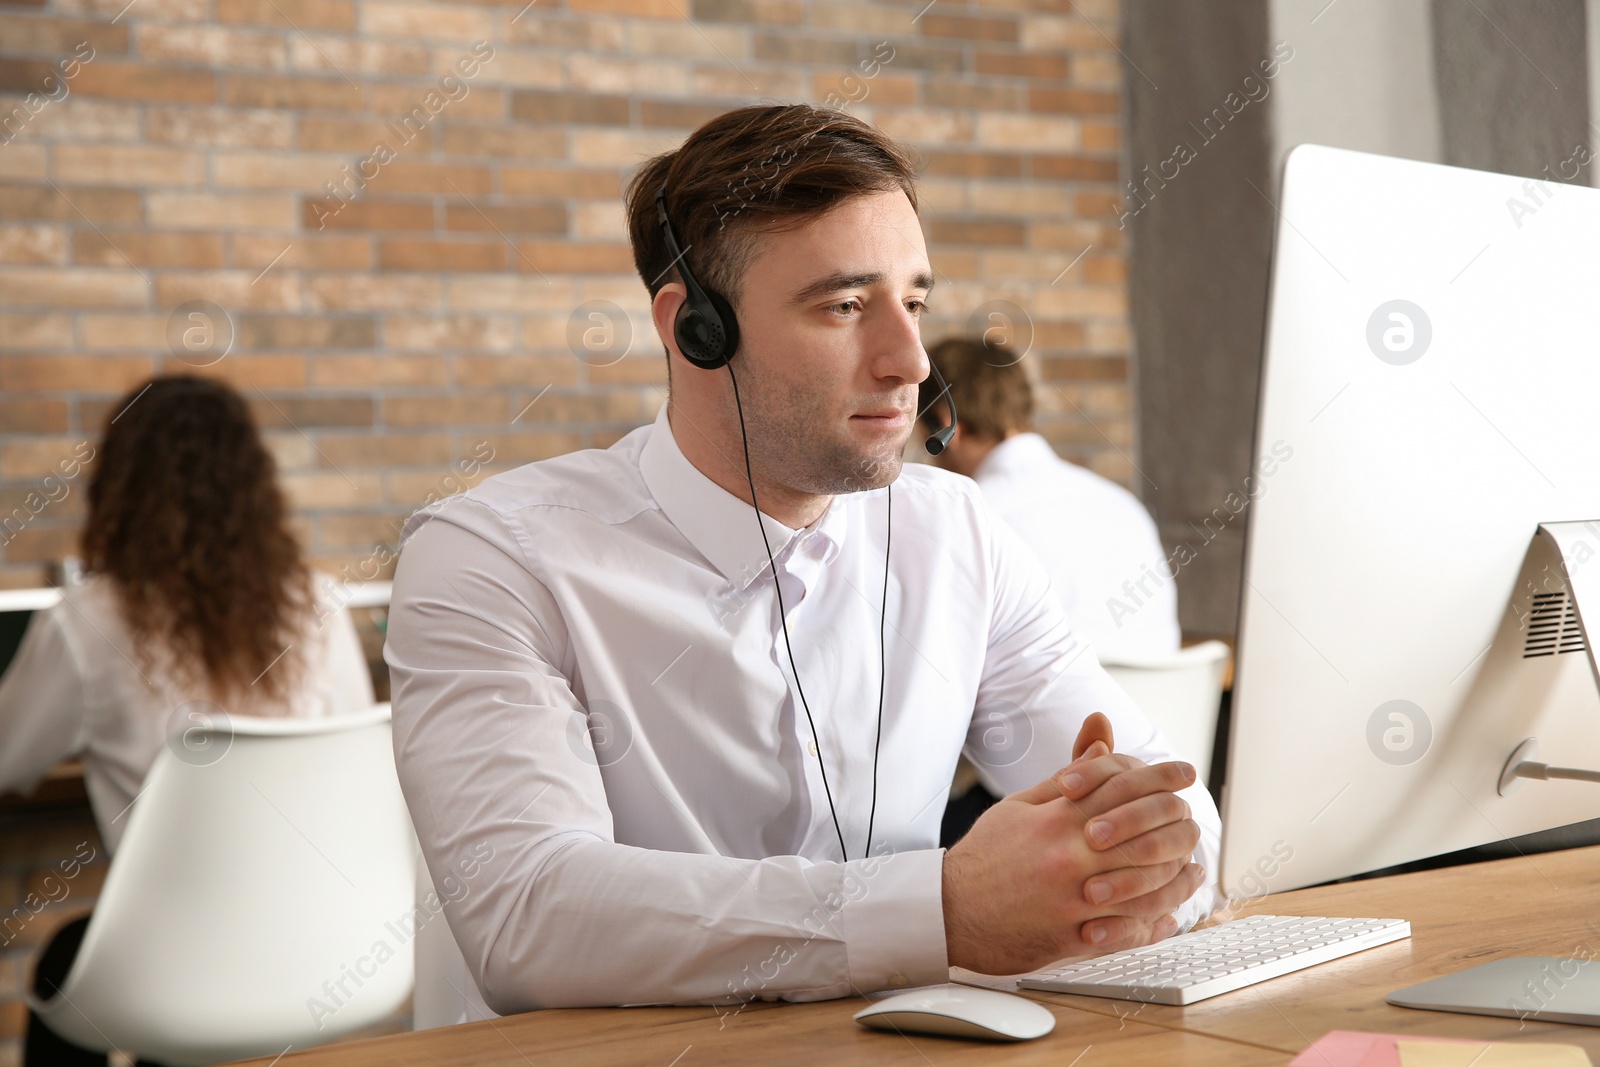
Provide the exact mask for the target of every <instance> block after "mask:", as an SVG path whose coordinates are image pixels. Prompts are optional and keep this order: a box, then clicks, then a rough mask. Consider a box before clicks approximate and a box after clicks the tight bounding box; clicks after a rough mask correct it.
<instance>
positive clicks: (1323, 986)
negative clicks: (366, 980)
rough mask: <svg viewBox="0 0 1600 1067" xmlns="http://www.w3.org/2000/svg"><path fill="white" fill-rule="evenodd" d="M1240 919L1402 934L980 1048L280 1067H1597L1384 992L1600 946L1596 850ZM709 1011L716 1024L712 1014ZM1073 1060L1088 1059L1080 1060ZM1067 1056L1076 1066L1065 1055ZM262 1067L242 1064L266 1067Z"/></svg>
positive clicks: (573, 1052) (430, 1036) (815, 1024)
mask: <svg viewBox="0 0 1600 1067" xmlns="http://www.w3.org/2000/svg"><path fill="white" fill-rule="evenodd" d="M1243 913H1244V914H1251V913H1267V914H1285V915H1352V916H1374V917H1390V916H1392V917H1395V918H1402V919H1409V920H1411V925H1412V936H1411V937H1410V938H1409V939H1408V940H1406V941H1401V942H1397V943H1395V944H1391V945H1384V946H1382V947H1380V948H1376V949H1372V950H1370V951H1367V952H1363V953H1359V954H1357V955H1355V956H1351V957H1348V958H1346V959H1343V960H1336V961H1334V962H1332V963H1325V964H1323V965H1321V966H1320V967H1315V968H1312V969H1310V970H1307V971H1302V972H1300V973H1298V974H1291V975H1285V976H1284V977H1282V978H1277V979H1274V980H1272V981H1270V982H1264V983H1262V984H1261V985H1258V986H1253V987H1251V988H1249V989H1242V990H1238V991H1236V992H1233V993H1226V994H1223V995H1222V996H1220V997H1215V998H1213V999H1211V1000H1207V1001H1203V1002H1201V1003H1199V1004H1196V1005H1192V1006H1190V1007H1187V1008H1170V1007H1163V1006H1161V1005H1151V1004H1146V1005H1139V1004H1133V1003H1128V1002H1123V1001H1112V1000H1100V999H1096V998H1094V997H1074V996H1066V995H1062V994H1051V993H1029V994H1028V995H1029V996H1032V997H1034V998H1035V999H1037V1000H1039V1001H1040V1002H1042V1003H1045V1004H1047V1005H1048V1006H1049V1007H1050V1008H1051V1010H1052V1011H1054V1012H1055V1015H1056V1020H1057V1022H1056V1029H1055V1031H1054V1032H1053V1033H1051V1034H1050V1035H1049V1036H1048V1037H1045V1038H1041V1039H1040V1040H1038V1041H1033V1042H1027V1043H1024V1044H1020V1045H987V1044H979V1043H976V1042H967V1041H954V1040H948V1039H942V1038H936V1037H926V1036H923V1035H908V1036H904V1037H901V1036H895V1035H893V1034H880V1033H874V1032H869V1031H866V1030H864V1029H862V1028H860V1027H859V1026H857V1025H856V1024H855V1023H854V1022H853V1021H851V1018H850V1016H851V1015H852V1014H854V1013H855V1012H856V1011H858V1010H859V1009H860V1008H861V1006H862V1004H863V1003H864V1002H863V1001H861V1000H859V999H848V1000H835V1001H824V1002H821V1003H814V1004H750V1005H747V1006H745V1007H744V1008H743V1010H737V1009H735V1008H719V1009H712V1008H624V1009H614V1008H597V1009H584V1010H561V1011H543V1012H531V1013H529V1014H526V1015H519V1016H515V1017H512V1018H506V1019H497V1020H491V1021H485V1022H479V1023H469V1024H466V1025H463V1026H453V1027H445V1028H443V1029H439V1030H428V1031H424V1032H422V1033H416V1034H400V1035H396V1036H392V1037H383V1038H376V1039H373V1040H370V1041H360V1042H352V1043H349V1044H345V1045H333V1046H328V1047H325V1048H321V1049H311V1050H307V1051H305V1052H297V1051H291V1052H289V1053H288V1054H286V1055H284V1056H283V1057H282V1058H281V1059H279V1060H278V1061H277V1063H278V1065H279V1067H331V1065H334V1064H339V1065H351V1067H366V1065H369V1064H370V1065H378V1064H417V1065H423V1064H427V1065H432V1064H437V1063H452V1064H469V1065H488V1064H495V1065H501V1064H504V1065H514V1067H526V1065H527V1064H530V1063H532V1064H540V1065H541V1067H542V1065H543V1064H545V1063H554V1062H559V1063H563V1064H568V1063H570V1064H581V1065H586V1067H587V1065H601V1064H651V1065H657V1067H696V1065H699V1064H707V1063H748V1062H756V1061H761V1062H767V1063H807V1064H810V1063H873V1064H877V1063H884V1064H901V1063H903V1064H914V1065H925V1064H929V1063H932V1064H1046V1063H1048V1064H1052V1065H1055V1067H1067V1065H1069V1064H1077V1065H1078V1067H1098V1065H1101V1064H1113V1063H1114V1064H1118V1065H1124V1064H1126V1065H1130V1067H1139V1065H1144V1064H1152V1065H1153V1064H1162V1065H1166V1064H1196V1065H1210V1064H1219V1065H1221V1064H1229V1065H1231V1064H1237V1065H1241V1067H1250V1065H1255V1064H1279V1065H1281V1064H1284V1063H1287V1062H1288V1061H1289V1059H1290V1058H1291V1057H1292V1056H1294V1055H1296V1054H1297V1053H1299V1052H1300V1051H1301V1050H1303V1049H1304V1048H1305V1047H1306V1046H1307V1045H1309V1044H1310V1043H1311V1042H1313V1041H1315V1040H1316V1039H1317V1038H1319V1037H1321V1036H1322V1035H1323V1034H1324V1033H1326V1032H1327V1031H1329V1030H1376V1031H1388V1032H1392V1033H1413V1034H1430V1035H1436V1036H1441V1037H1463V1038H1474V1039H1481V1040H1485V1041H1490V1040H1493V1041H1561V1042H1566V1043H1568V1044H1574V1045H1580V1046H1582V1047H1583V1048H1584V1049H1586V1050H1587V1051H1588V1053H1589V1056H1590V1058H1591V1059H1592V1060H1594V1061H1595V1062H1596V1065H1597V1067H1600V1028H1590V1027H1581V1026H1562V1025H1559V1024H1552V1023H1541V1022H1538V1021H1536V1020H1534V1019H1530V1020H1528V1022H1527V1023H1526V1024H1524V1023H1521V1022H1519V1021H1518V1020H1516V1019H1493V1018H1488V1017H1483V1016H1474V1015H1455V1014H1446V1013H1443V1012H1427V1011H1412V1010H1409V1009H1405V1008H1394V1007H1390V1006H1389V1005H1388V1004H1385V1003H1384V1000H1383V998H1384V995H1385V994H1387V993H1389V992H1390V991H1392V990H1395V989H1399V988H1402V987H1404V986H1408V985H1411V984H1413V983H1415V982H1420V981H1423V980H1424V979H1427V978H1433V977H1437V976H1438V975H1442V974H1447V973H1450V972H1451V971H1456V970H1460V969H1462V968H1464V967H1470V966H1472V965H1474V964H1477V963H1481V962H1484V961H1487V960H1491V959H1498V958H1500V957H1504V956H1561V955H1570V954H1571V953H1572V952H1573V951H1574V950H1575V949H1576V948H1578V947H1579V946H1589V947H1591V948H1600V921H1597V918H1596V917H1597V916H1600V848H1586V849H1575V850H1572V851H1570V852H1562V853H1547V854H1544V855H1538V856H1532V857H1524V858H1517V859H1510V860H1501V861H1497V862H1494V863H1483V864H1476V865H1473V866H1470V867H1453V868H1449V869H1445V870H1438V871H1425V872H1420V873H1417V874H1407V875H1399V876H1396V877H1392V878H1382V879H1374V880H1372V881H1366V882H1353V883H1349V884H1346V885H1338V886H1326V887H1323V888H1320V889H1304V890H1300V891H1298V892H1294V893H1285V894H1282V895H1280V896H1275V897H1269V898H1266V899H1265V900H1262V901H1260V902H1258V903H1257V904H1255V905H1254V906H1253V907H1251V908H1249V909H1246V910H1245V911H1244V912H1243ZM719 1012H722V1013H723V1015H721V1016H719V1014H718V1013H719ZM1085 1049H1087V1050H1088V1051H1087V1052H1085ZM1079 1056H1081V1059H1076V1060H1075V1059H1074V1057H1079ZM270 1062H272V1061H270V1060H266V1059H263V1060H258V1061H252V1063H254V1064H256V1065H258V1067H266V1065H267V1064H268V1063H270Z"/></svg>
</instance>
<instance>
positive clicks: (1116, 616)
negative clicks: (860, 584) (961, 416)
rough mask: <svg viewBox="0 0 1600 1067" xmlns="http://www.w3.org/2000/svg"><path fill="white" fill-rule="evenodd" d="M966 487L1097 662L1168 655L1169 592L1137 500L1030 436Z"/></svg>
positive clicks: (1173, 611)
mask: <svg viewBox="0 0 1600 1067" xmlns="http://www.w3.org/2000/svg"><path fill="white" fill-rule="evenodd" d="M973 479H974V480H975V481H977V483H978V487H979V488H980V489H982V490H983V495H984V499H986V500H987V501H988V502H989V505H990V506H991V507H992V508H994V510H995V512H996V513H997V514H998V515H999V516H1000V517H1001V518H1002V519H1004V520H1005V521H1006V523H1007V524H1008V525H1009V526H1010V527H1011V528H1012V529H1013V530H1015V531H1016V532H1017V534H1018V535H1019V536H1020V537H1021V538H1022V540H1023V541H1025V542H1026V543H1027V544H1028V547H1030V548H1032V549H1033V551H1034V553H1035V554H1036V555H1037V556H1038V557H1039V561H1040V562H1041V563H1043V564H1044V568H1045V570H1046V571H1047V572H1049V574H1050V580H1051V584H1052V585H1054V586H1055V588H1056V592H1057V595H1058V596H1059V597H1060V598H1061V601H1062V606H1063V607H1064V608H1066V611H1067V615H1068V617H1070V618H1071V619H1072V624H1073V628H1074V629H1076V630H1077V631H1078V632H1079V633H1081V634H1082V635H1083V636H1084V637H1085V638H1087V639H1088V641H1089V644H1091V645H1092V646H1094V650H1095V652H1096V654H1097V655H1099V657H1100V658H1101V660H1102V661H1104V662H1108V663H1111V662H1120V661H1123V660H1127V659H1134V660H1141V659H1159V658H1162V657H1165V656H1170V655H1172V654H1173V653H1175V652H1177V651H1178V648H1179V646H1180V644H1181V643H1182V637H1183V634H1182V631H1181V629H1180V628H1179V626H1178V587H1177V582H1176V581H1174V580H1173V578H1172V574H1171V569H1170V567H1169V566H1168V563H1167V554H1166V552H1165V551H1164V550H1163V549H1162V547H1161V538H1160V535H1159V534H1157V532H1156V524H1155V522H1154V521H1153V520H1152V519H1151V518H1150V513H1149V512H1148V511H1146V510H1145V507H1144V505H1143V504H1142V503H1140V501H1139V498H1138V497H1136V496H1134V495H1133V494H1132V493H1130V492H1129V491H1128V490H1126V489H1124V488H1123V487H1122V486H1120V485H1118V484H1117V483H1116V482H1113V481H1111V480H1110V479H1109V478H1104V477H1101V476H1100V475H1098V474H1096V473H1095V472H1094V471H1091V470H1088V469H1086V468H1084V467H1080V466H1078V465H1077V464H1075V463H1070V462H1068V461H1067V460H1064V459H1062V458H1061V457H1060V456H1058V455H1056V453H1055V450H1054V449H1053V448H1051V447H1050V442H1048V441H1046V440H1045V439H1044V438H1043V437H1042V436H1040V435H1039V434H1037V433H1015V434H1012V435H1011V436H1009V437H1007V438H1006V439H1005V440H1003V441H1001V442H999V443H998V444H996V445H995V446H994V448H993V449H992V450H990V452H989V454H988V455H987V456H985V457H984V458H983V461H982V462H981V463H979V465H978V469H977V470H976V471H975V472H974V473H973Z"/></svg>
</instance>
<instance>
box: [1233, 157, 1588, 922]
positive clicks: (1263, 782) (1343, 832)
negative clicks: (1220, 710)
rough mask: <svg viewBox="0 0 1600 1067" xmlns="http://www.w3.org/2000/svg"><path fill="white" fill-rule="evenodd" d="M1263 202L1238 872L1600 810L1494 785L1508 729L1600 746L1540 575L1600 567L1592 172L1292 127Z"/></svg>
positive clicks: (1238, 696)
mask: <svg viewBox="0 0 1600 1067" xmlns="http://www.w3.org/2000/svg"><path fill="white" fill-rule="evenodd" d="M1561 162H1562V161H1561V160H1552V161H1551V163H1552V167H1553V168H1554V167H1557V166H1559V165H1560V164H1561ZM1278 207H1279V220H1278V226H1277V240H1276V244H1275V248H1274V253H1273V264H1272V282H1271V294H1270V302H1269V311H1268V317H1267V329H1266V339H1265V346H1264V354H1263V372H1262V380H1261V393H1260V408H1259V412H1258V418H1257V423H1256V438H1255V444H1254V454H1255V457H1256V463H1255V464H1254V465H1253V466H1252V469H1251V477H1250V479H1249V480H1248V481H1246V482H1245V483H1243V484H1242V485H1241V487H1240V489H1241V491H1242V493H1243V494H1244V495H1245V496H1246V497H1247V498H1249V499H1250V500H1251V504H1250V506H1249V509H1248V515H1249V518H1248V527H1247V536H1246V551H1245V563H1244V575H1243V578H1244V580H1243V586H1242V593H1241V600H1240V604H1241V607H1240V621H1239V645H1238V672H1237V684H1236V687H1235V690H1234V700H1233V724H1232V735H1231V738H1230V749H1229V753H1228V764H1227V774H1226V780H1225V785H1224V792H1223V798H1222V800H1223V804H1222V807H1223V824H1224V835H1223V853H1222V871H1221V875H1222V879H1223V883H1224V885H1225V886H1226V887H1227V889H1228V891H1229V893H1230V894H1231V895H1235V896H1254V895H1258V894H1259V893H1261V892H1266V891H1270V892H1277V891H1280V890H1285V889H1293V888H1296V887H1299V886H1305V885H1311V884H1315V883H1319V882H1324V881H1328V880H1330V879H1335V878H1341V877H1345V876H1348V875H1352V874H1357V873H1362V872H1367V871H1372V870H1377V869H1381V868H1385V867H1389V866H1393V865H1396V864H1400V863H1404V862H1408V861H1411V860H1416V859H1419V858H1422V857H1427V856H1433V855H1438V854H1441V853H1445V852H1451V851H1455V850H1458V849H1462V848H1468V847H1472V846H1476V845H1482V844H1485V843H1488V842H1491V841H1496V840H1500V839H1504V838H1508V837H1512V836H1516V835H1521V834H1526V833H1531V832H1534V831H1538V830H1544V829H1549V828H1551V827H1555V826H1561V825H1566V824H1569V823H1573V822H1578V821H1582V820H1585V819H1590V818H1594V817H1597V816H1600V784H1593V783H1589V782H1572V781H1533V782H1529V781H1522V782H1519V783H1517V787H1516V788H1513V789H1508V790H1506V791H1505V794H1504V795H1502V792H1501V790H1500V789H1499V788H1498V786H1499V784H1500V781H1499V780H1500V776H1501V772H1502V770H1503V768H1504V766H1505V764H1506V761H1507V759H1508V757H1509V756H1510V755H1511V753H1512V752H1513V750H1515V749H1516V748H1517V746H1518V745H1519V744H1520V743H1521V742H1522V741H1523V740H1524V739H1526V738H1529V737H1537V738H1538V739H1539V749H1540V758H1542V759H1544V760H1546V761H1549V762H1560V763H1564V764H1569V765H1574V766H1578V767H1593V768H1600V688H1597V680H1596V679H1597V675H1596V669H1595V666H1594V663H1593V660H1592V655H1591V653H1590V652H1589V651H1588V649H1587V647H1586V644H1587V643H1586V642H1585V641H1584V640H1583V637H1582V632H1581V625H1580V620H1579V619H1578V617H1577V613H1576V612H1575V611H1570V610H1568V608H1567V607H1566V606H1565V604H1566V602H1565V601H1562V604H1561V605H1557V610H1555V611H1554V612H1553V613H1552V611H1551V610H1550V608H1551V604H1552V602H1551V601H1550V600H1548V599H1546V600H1540V601H1535V600H1534V599H1533V597H1534V595H1535V593H1536V592H1537V593H1539V594H1545V595H1547V596H1548V595H1551V594H1553V593H1554V592H1560V593H1561V595H1562V596H1563V597H1567V596H1569V593H1568V591H1567V589H1566V586H1567V584H1568V583H1567V582H1566V581H1565V579H1564V577H1563V575H1562V572H1561V570H1560V565H1561V564H1560V560H1562V559H1565V560H1566V561H1568V563H1569V564H1570V565H1571V566H1573V567H1576V568H1582V567H1584V566H1592V567H1594V568H1595V571H1593V572H1587V573H1586V575H1585V581H1589V580H1590V579H1592V578H1593V577H1594V576H1595V575H1596V574H1600V562H1594V563H1592V564H1591V563H1588V559H1589V558H1591V557H1596V556H1600V190H1595V189H1591V188H1587V187H1578V186H1570V185H1559V184H1555V183H1551V182H1539V181H1529V180H1525V179H1523V178H1515V177H1508V176H1505V175H1498V174H1488V173H1482V172H1477V171H1470V170H1464V169H1460V168H1455V167H1445V166H1439V165H1435V164H1428V163H1418V162H1412V161H1406V160H1399V159H1389V158H1385V157H1381V156H1374V155H1367V154H1364V153H1358V152H1349V151H1343V150H1339V149H1332V148H1324V147H1320V146H1315V145H1303V146H1301V147H1299V148H1297V149H1295V150H1294V151H1293V152H1292V153H1291V154H1290V156H1289V158H1288V160H1287V162H1286V164H1285V167H1284V181H1283V185H1282V189H1281V196H1280V200H1279V203H1278ZM1219 504H1220V502H1219ZM1230 510H1231V508H1230ZM1546 523H1567V524H1569V525H1565V526H1560V527H1552V528H1551V529H1552V530H1553V531H1555V532H1558V533H1559V534H1560V535H1561V537H1562V538H1563V539H1564V546H1565V548H1564V555H1563V554H1562V553H1561V552H1558V554H1557V557H1555V558H1556V569H1555V571H1554V572H1553V576H1552V572H1550V571H1546V570H1540V569H1539V567H1531V569H1527V570H1525V568H1524V564H1525V562H1529V560H1530V553H1533V555H1534V556H1535V557H1537V560H1538V561H1539V563H1540V565H1541V566H1548V565H1549V564H1550V563H1551V559H1552V557H1550V556H1549V555H1548V553H1549V552H1550V551H1551V550H1552V549H1553V548H1556V547H1557V546H1555V542H1554V539H1553V538H1552V536H1551V534H1549V533H1545V534H1541V533H1539V530H1540V526H1541V524H1546ZM1571 524H1576V525H1571ZM1531 578H1537V579H1538V582H1537V583H1535V582H1534V581H1532V580H1531ZM1535 584H1538V585H1540V586H1541V588H1539V589H1537V590H1535V589H1534V588H1533V586H1534V585H1535ZM1589 584H1590V587H1591V588H1593V585H1594V583H1593V582H1592V581H1589ZM1590 596H1591V597H1593V596H1594V594H1593V593H1591V594H1590ZM1536 608H1538V609H1539V610H1538V611H1537V612H1536V611H1535V609H1536ZM1588 608H1589V612H1590V623H1591V625H1592V626H1595V627H1596V628H1597V629H1600V604H1594V603H1592V602H1590V603H1589V604H1588ZM1552 619H1554V620H1555V621H1554V625H1555V629H1554V631H1552V630H1551V621H1552ZM1502 624H1504V625H1502ZM1552 632H1553V633H1554V634H1555V637H1556V640H1555V641H1554V642H1553V643H1549V642H1546V641H1544V640H1543V639H1544V638H1545V637H1547V636H1549V635H1550V634H1551V633H1552ZM1497 637H1498V639H1499V644H1498V646H1496V648H1495V649H1494V651H1493V652H1492V653H1491V644H1493V643H1494V642H1495V641H1496V639H1497ZM1535 638H1537V639H1538V640H1535Z"/></svg>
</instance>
